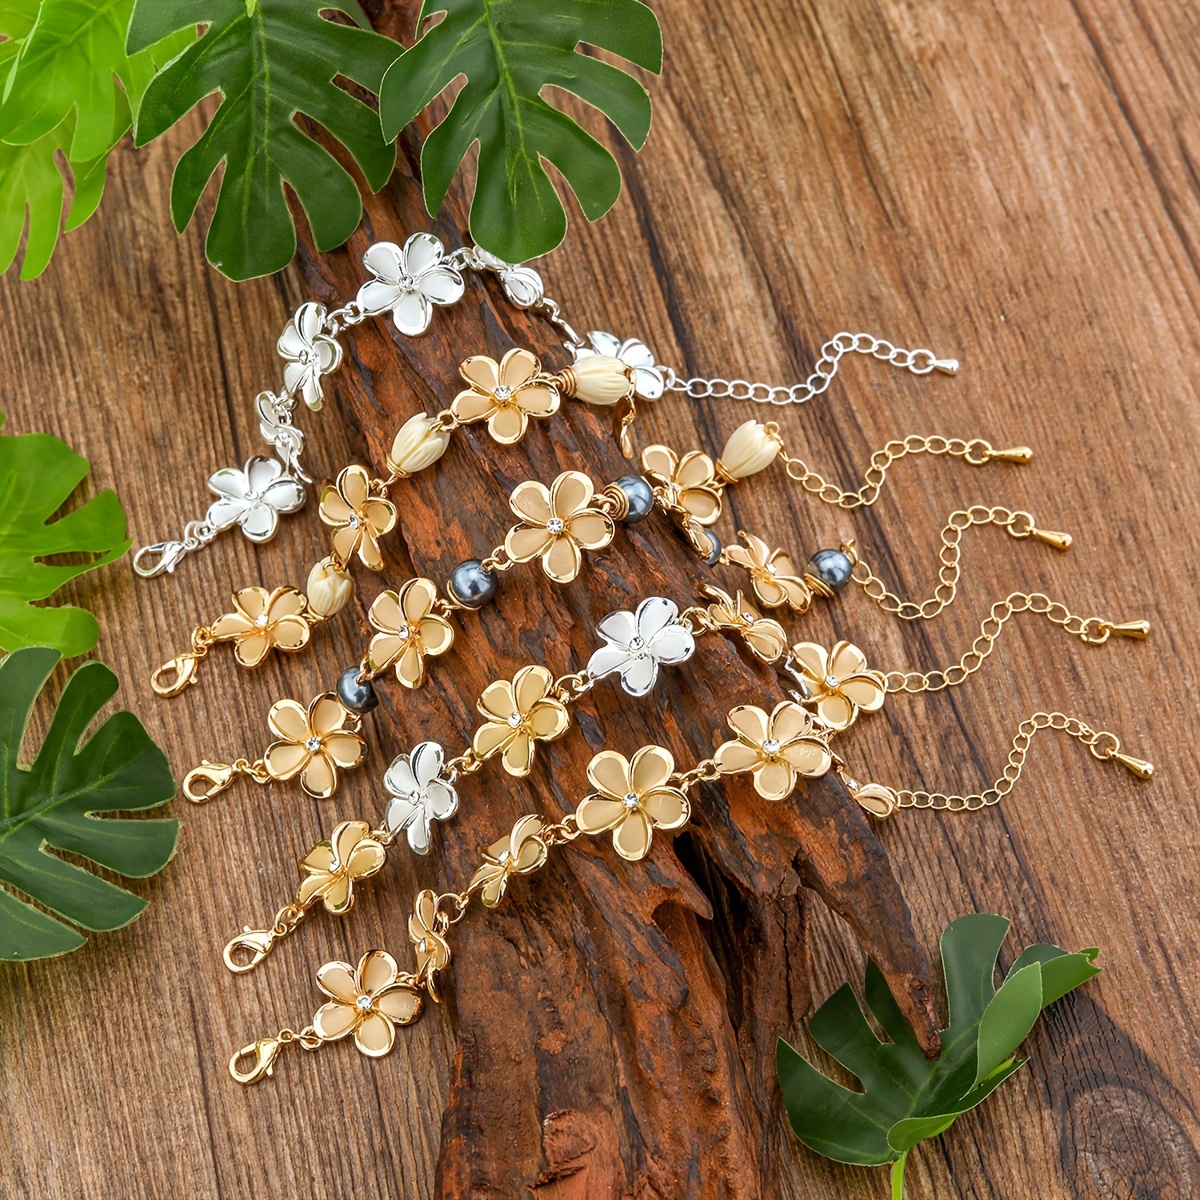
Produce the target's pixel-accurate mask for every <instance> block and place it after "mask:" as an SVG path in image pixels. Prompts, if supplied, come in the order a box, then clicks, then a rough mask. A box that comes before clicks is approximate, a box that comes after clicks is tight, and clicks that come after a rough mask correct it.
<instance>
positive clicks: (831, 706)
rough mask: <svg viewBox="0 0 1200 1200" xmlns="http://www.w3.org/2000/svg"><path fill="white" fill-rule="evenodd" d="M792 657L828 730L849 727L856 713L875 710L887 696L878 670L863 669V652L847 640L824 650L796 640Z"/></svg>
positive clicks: (865, 662) (813, 644)
mask: <svg viewBox="0 0 1200 1200" xmlns="http://www.w3.org/2000/svg"><path fill="white" fill-rule="evenodd" d="M792 660H793V662H794V663H795V666H796V668H797V670H798V674H799V676H800V679H801V682H802V683H803V685H804V688H805V690H806V692H807V693H808V698H809V702H810V703H812V704H813V705H814V707H815V708H816V710H817V715H818V716H819V717H820V719H821V720H822V721H823V722H824V723H825V724H826V725H828V726H829V727H830V728H831V729H837V730H843V729H849V728H850V726H851V725H853V724H854V722H855V720H856V719H857V717H858V714H859V712H860V711H861V712H877V711H878V710H879V709H880V708H882V707H883V702H884V700H885V699H886V698H887V683H886V680H885V678H884V676H883V674H882V672H880V671H871V670H868V669H867V660H866V656H865V655H864V654H863V652H862V651H861V650H860V649H859V648H858V647H857V646H855V645H853V644H851V643H850V642H847V641H840V642H837V643H836V644H835V645H834V647H833V649H832V650H829V651H826V650H825V648H824V647H823V646H819V645H817V643H815V642H797V643H796V645H794V646H793V647H792Z"/></svg>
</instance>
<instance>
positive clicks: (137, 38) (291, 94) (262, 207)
mask: <svg viewBox="0 0 1200 1200" xmlns="http://www.w3.org/2000/svg"><path fill="white" fill-rule="evenodd" d="M327 11H335V12H339V13H344V14H346V15H347V16H348V17H350V18H351V19H352V20H353V21H355V22H358V24H353V25H343V24H339V23H338V22H336V21H332V20H328V19H326V18H325V17H323V16H322V15H321V13H322V12H327ZM197 25H200V26H203V27H204V32H203V34H202V36H201V37H200V38H199V40H197V41H194V42H192V43H191V44H190V45H189V46H188V47H187V49H186V50H184V51H183V53H181V54H180V55H178V56H177V57H176V58H175V59H173V60H172V61H171V62H170V63H168V64H167V65H166V66H165V67H164V68H163V69H162V70H161V71H160V72H159V73H158V74H157V75H156V76H155V77H154V79H153V80H152V81H151V83H150V85H149V87H147V89H146V92H145V95H144V96H143V98H142V103H141V107H140V109H139V110H138V114H137V123H136V128H135V134H134V136H135V140H136V142H137V144H138V145H139V146H140V145H144V144H145V143H146V142H148V141H150V140H151V139H152V138H156V137H158V136H159V135H160V134H161V133H163V132H164V131H165V130H167V129H169V128H170V127H171V126H172V125H174V124H175V123H176V122H177V121H179V120H180V119H181V118H182V117H184V116H185V115H186V114H187V113H188V112H190V111H191V109H192V108H193V107H195V105H196V104H198V103H199V102H200V101H201V100H203V99H204V97H205V96H209V95H212V94H213V93H214V92H219V93H220V94H221V97H222V99H221V104H220V107H219V108H218V109H217V111H216V114H215V115H214V116H213V118H212V120H211V121H210V122H209V123H208V127H207V128H206V129H205V131H204V133H203V134H202V135H201V136H200V138H199V140H198V141H197V142H196V144H195V145H194V146H192V147H191V148H190V149H189V150H187V151H186V152H185V153H184V154H183V155H182V156H181V157H180V159H179V162H178V163H177V164H176V166H175V175H174V178H173V180H172V183H171V214H172V217H173V219H174V221H175V228H176V229H178V230H180V231H182V230H183V229H184V228H185V227H186V225H187V223H188V222H189V221H190V220H191V218H192V214H193V213H194V212H195V210H196V205H197V203H198V202H199V200H200V196H201V195H202V193H203V192H204V189H205V186H206V185H207V183H208V181H209V179H210V177H211V176H212V174H213V173H214V172H215V171H216V170H217V168H218V167H219V166H221V164H222V163H224V166H225V172H224V176H223V178H222V180H221V185H220V192H219V194H218V197H217V204H216V209H215V211H214V212H213V216H212V222H211V224H210V225H209V228H208V238H207V242H206V250H207V253H208V259H209V262H211V263H212V264H213V266H215V267H216V268H217V269H218V270H220V271H222V272H223V273H224V274H226V275H228V276H229V277H230V278H232V279H248V278H250V277H252V276H255V275H265V274H268V273H270V272H272V271H278V270H280V269H282V268H283V267H285V266H287V264H288V262H289V261H290V260H291V257H292V255H293V254H294V253H295V250H296V229H295V225H294V224H293V222H292V218H291V214H290V213H289V212H288V205H287V197H286V196H285V194H284V187H283V185H284V183H287V184H288V186H289V187H291V189H292V190H293V191H294V192H295V194H296V196H297V197H298V199H299V201H300V204H301V206H302V207H303V209H304V212H305V215H306V216H307V218H308V224H309V228H310V229H311V231H312V237H313V242H314V243H315V245H316V247H317V249H318V250H330V249H332V248H333V247H334V246H338V245H340V244H341V243H342V242H344V241H345V240H346V239H347V238H348V237H349V236H350V234H351V233H353V232H354V230H355V228H356V227H357V225H358V222H359V220H360V219H361V217H362V200H361V197H360V196H359V192H358V186H357V185H356V184H355V182H354V180H353V178H352V177H351V176H350V174H349V172H348V171H346V170H345V169H344V168H343V167H342V166H340V165H339V163H338V162H337V160H336V159H334V157H333V156H332V155H331V154H330V153H329V152H328V151H327V150H325V149H324V148H323V147H321V146H320V145H318V144H317V142H316V141H314V140H313V139H312V138H311V137H310V136H309V135H308V134H307V133H305V132H303V131H302V130H301V128H300V126H299V125H298V123H297V114H299V113H303V114H304V115H305V116H307V117H311V118H312V119H313V120H314V121H316V122H317V123H318V124H320V125H322V126H324V128H325V129H327V130H328V131H329V132H330V133H331V134H332V135H333V136H334V137H335V138H337V140H338V141H339V142H341V143H342V144H343V145H344V146H345V147H346V149H347V150H349V151H350V153H351V154H352V155H353V156H354V160H355V162H357V163H358V165H359V167H360V168H361V169H362V173H363V175H364V176H365V177H366V179H367V182H368V183H369V184H370V186H371V187H372V189H375V190H378V189H379V188H381V187H382V186H383V185H384V184H385V183H386V182H387V180H388V177H389V176H390V175H391V173H392V167H393V166H394V165H395V150H394V149H393V148H392V147H390V146H389V145H387V143H385V141H384V140H383V137H382V135H381V133H380V129H379V118H378V116H377V114H376V113H375V112H374V110H372V109H371V108H369V107H368V106H367V105H366V104H363V103H362V102H361V101H360V100H358V99H356V98H354V97H353V96H351V95H350V94H349V93H348V92H346V91H344V90H343V89H342V88H341V87H339V86H338V84H337V83H336V82H335V80H337V79H338V78H341V77H344V78H346V79H349V80H351V81H352V82H354V83H356V84H360V85H361V86H362V87H364V88H367V89H368V90H369V91H371V92H375V93H378V91H379V84H380V80H381V79H382V78H383V73H384V71H385V70H386V69H387V67H388V65H389V64H390V63H391V62H392V61H393V59H395V57H396V54H397V53H398V47H397V46H396V44H395V43H394V42H392V41H391V40H390V39H388V38H385V37H382V36H381V35H379V34H377V33H374V32H373V31H372V30H371V29H370V28H369V26H367V22H366V18H365V17H364V16H363V15H362V12H361V10H360V9H359V8H358V5H357V4H356V3H355V2H354V0H334V2H326V0H137V4H136V6H135V8H134V12H133V20H132V23H131V25H130V27H129V41H128V47H129V50H130V51H131V52H134V51H140V50H142V49H144V48H145V47H148V46H151V45H153V44H154V43H156V42H158V41H160V40H161V39H163V38H166V37H169V36H172V35H173V34H175V33H176V32H177V31H179V30H181V29H185V28H186V29H194V28H195V27H196V26H197Z"/></svg>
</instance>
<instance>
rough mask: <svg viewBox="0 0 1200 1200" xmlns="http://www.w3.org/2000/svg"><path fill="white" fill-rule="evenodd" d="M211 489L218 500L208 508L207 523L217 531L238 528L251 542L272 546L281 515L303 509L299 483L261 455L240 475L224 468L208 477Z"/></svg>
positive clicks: (303, 495) (280, 466) (247, 465)
mask: <svg viewBox="0 0 1200 1200" xmlns="http://www.w3.org/2000/svg"><path fill="white" fill-rule="evenodd" d="M208 488H209V491H211V492H213V493H215V494H216V496H217V499H216V500H214V501H213V503H212V504H210V505H209V507H208V513H207V514H206V517H205V519H206V520H207V521H208V522H209V523H210V524H211V525H213V526H215V527H216V528H217V529H228V528H229V527H230V526H231V525H234V524H236V525H239V526H240V527H241V530H242V533H244V534H245V535H246V537H248V538H249V539H250V540H251V541H252V542H269V541H270V540H271V539H272V538H273V537H274V536H275V531H276V529H277V527H278V525H279V514H280V513H293V512H296V511H297V509H300V508H303V507H304V500H305V492H304V488H303V487H302V486H301V485H300V483H299V482H298V481H297V480H295V479H293V478H292V477H291V476H290V475H288V474H286V473H285V471H284V467H283V464H282V463H281V462H279V461H278V460H276V459H274V458H264V457H261V456H259V455H255V456H254V457H253V458H250V459H248V460H247V462H246V465H245V467H243V468H242V470H240V471H239V470H238V469H237V468H236V467H222V468H221V470H219V471H217V472H216V473H215V474H214V475H212V476H210V477H209V480H208Z"/></svg>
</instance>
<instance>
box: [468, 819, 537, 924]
mask: <svg viewBox="0 0 1200 1200" xmlns="http://www.w3.org/2000/svg"><path fill="white" fill-rule="evenodd" d="M543 828H545V822H544V821H543V820H542V818H541V817H537V816H529V817H522V818H521V819H520V820H519V821H518V822H517V823H516V824H515V825H514V826H513V827H512V832H511V833H510V834H509V835H508V836H507V837H502V838H501V839H500V840H499V841H496V842H493V843H492V844H491V845H490V846H489V847H488V848H487V849H486V850H485V851H484V852H483V866H481V867H480V868H479V869H478V870H477V871H476V872H475V874H474V875H472V876H471V884H470V886H471V888H472V889H474V888H476V887H478V888H479V889H480V892H479V898H480V899H481V900H482V901H483V903H484V904H485V905H486V906H487V907H488V908H495V907H496V905H497V904H499V903H500V901H501V900H503V899H504V892H505V889H506V888H507V887H508V880H509V877H510V876H512V875H528V874H530V873H531V872H533V871H536V870H538V869H539V868H540V867H543V866H544V865H545V863H546V853H547V851H546V843H545V842H543V841H542V840H541V838H540V837H539V834H540V833H541V832H542V830H543Z"/></svg>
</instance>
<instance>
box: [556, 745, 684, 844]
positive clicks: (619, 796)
mask: <svg viewBox="0 0 1200 1200" xmlns="http://www.w3.org/2000/svg"><path fill="white" fill-rule="evenodd" d="M674 773H675V759H674V758H672V756H671V752H670V751H669V750H664V749H663V747H662V746H643V747H642V748H641V749H640V750H639V751H638V752H637V753H636V754H635V755H634V756H633V758H632V760H630V759H627V758H626V757H625V756H624V755H623V754H618V753H617V752H616V751H615V750H603V751H601V752H600V753H599V754H597V755H596V757H595V758H593V759H592V761H591V762H590V763H588V778H589V779H590V780H591V781H592V786H593V787H595V788H596V789H597V793H598V794H597V795H593V796H585V797H584V798H583V800H581V801H580V802H579V807H578V809H576V811H575V820H576V823H577V824H578V826H579V828H580V829H581V830H583V832H584V833H603V832H605V831H606V830H609V829H611V830H612V835H613V848H614V849H615V850H616V852H617V853H618V854H619V855H620V856H621V857H622V858H627V859H629V861H630V862H637V861H638V860H639V859H642V858H645V857H646V855H647V854H649V853H650V844H651V842H652V840H653V838H654V830H655V829H679V828H681V827H682V826H683V825H686V824H687V820H688V817H689V816H691V811H692V810H691V806H690V805H689V804H688V800H687V797H686V796H685V795H684V794H683V792H681V791H680V790H679V789H678V788H677V787H671V786H670V780H671V776H672V775H674Z"/></svg>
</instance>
